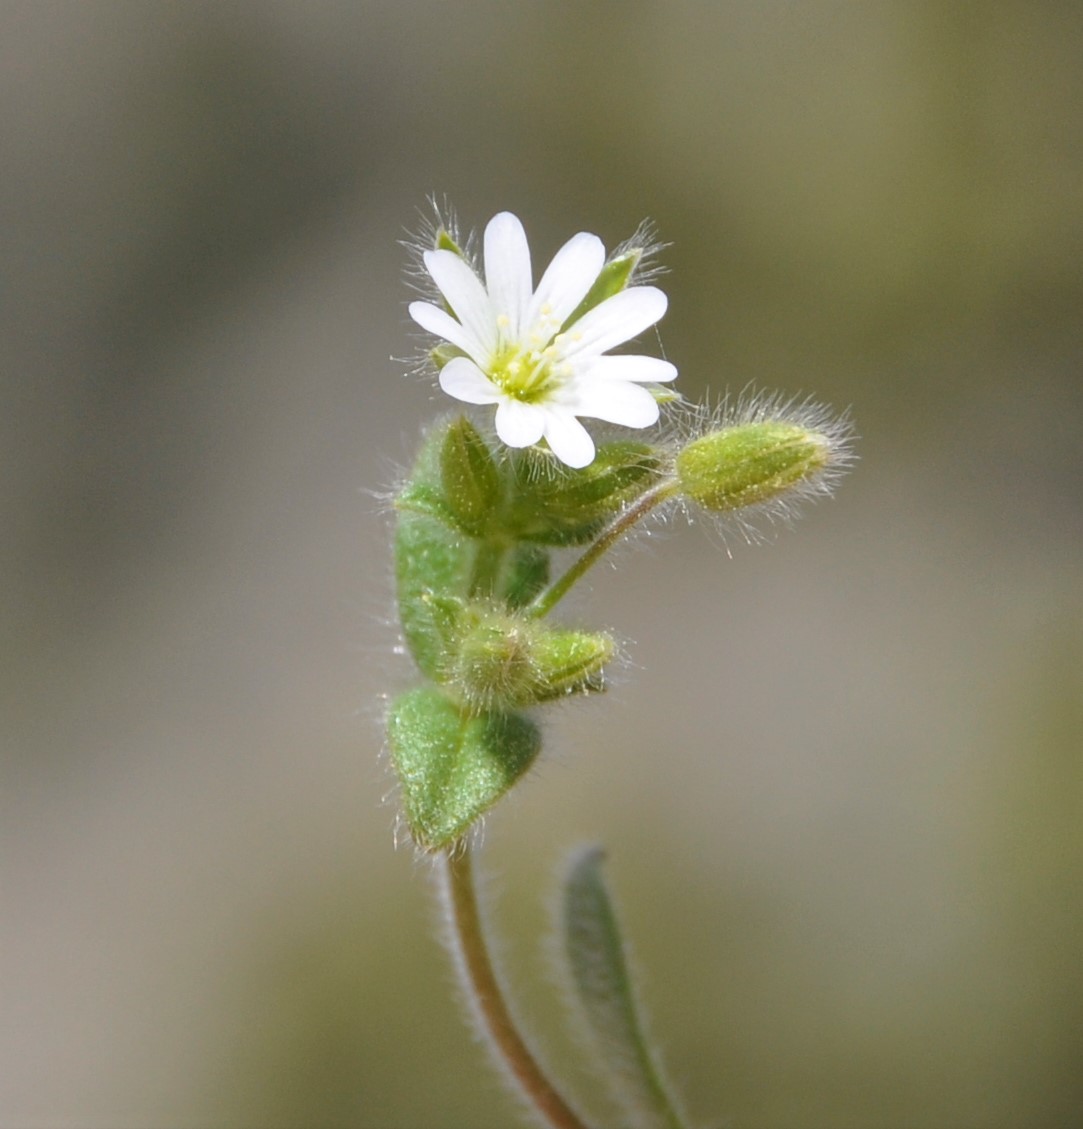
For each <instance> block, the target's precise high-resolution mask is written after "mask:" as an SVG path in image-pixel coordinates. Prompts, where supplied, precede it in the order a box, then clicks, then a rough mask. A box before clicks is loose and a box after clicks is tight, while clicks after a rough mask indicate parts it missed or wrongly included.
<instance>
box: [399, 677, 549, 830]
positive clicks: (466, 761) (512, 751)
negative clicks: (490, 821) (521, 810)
mask: <svg viewBox="0 0 1083 1129" xmlns="http://www.w3.org/2000/svg"><path fill="white" fill-rule="evenodd" d="M387 735H388V743H389V745H390V750H391V761H392V764H393V765H394V768H395V772H396V774H397V775H398V779H399V784H400V786H401V789H402V803H403V809H404V814H405V817H406V822H407V824H408V825H409V828H410V833H411V835H412V836H413V839H414V842H415V843H417V845H418V846H419V847H422V848H423V849H425V850H429V851H435V850H439V849H440V848H442V847H446V846H449V845H450V844H451V843H453V842H454V841H455V840H456V839H458V838H459V837H460V836H462V835H464V834H465V833H466V832H467V831H468V830H469V829H470V828H471V826H472V825H473V824H474V823H475V822H476V821H477V820H478V819H479V818H480V817H481V816H482V815H483V814H484V813H485V812H486V811H488V810H489V808H491V807H492V806H493V804H495V803H496V801H497V800H499V799H500V797H501V796H503V795H504V793H505V792H507V790H508V789H509V788H510V787H511V786H512V785H513V784H514V783H515V782H516V781H517V780H518V779H519V777H521V776H522V775H523V773H524V772H526V770H527V769H528V768H529V767H530V765H531V764H532V763H533V761H534V759H535V757H536V756H537V755H538V751H539V750H540V748H541V735H540V733H539V732H538V728H537V726H536V725H535V724H534V723H533V722H532V721H531V720H530V719H529V718H526V717H523V716H522V715H521V714H515V713H488V714H483V715H481V716H470V715H468V714H464V713H463V712H462V711H461V710H460V709H459V707H458V706H457V705H456V704H455V703H454V702H452V701H451V700H450V699H449V698H448V697H447V696H446V695H444V694H443V693H442V692H441V691H439V690H435V689H431V688H421V689H417V690H411V691H409V692H408V693H406V694H403V695H401V696H400V697H399V698H396V699H395V701H394V702H393V703H392V704H391V710H390V712H389V715H388V724H387Z"/></svg>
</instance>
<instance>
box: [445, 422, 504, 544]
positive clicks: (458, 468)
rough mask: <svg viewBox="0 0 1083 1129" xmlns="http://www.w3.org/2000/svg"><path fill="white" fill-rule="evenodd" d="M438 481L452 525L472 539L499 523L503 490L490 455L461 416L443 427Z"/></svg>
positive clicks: (483, 441) (481, 440)
mask: <svg viewBox="0 0 1083 1129" xmlns="http://www.w3.org/2000/svg"><path fill="white" fill-rule="evenodd" d="M440 477H441V483H442V486H443V496H444V499H445V501H446V503H447V506H448V509H449V510H450V512H451V513H452V515H453V517H454V520H455V522H456V524H457V525H458V526H459V528H460V529H461V530H462V531H463V532H464V533H469V534H470V535H471V536H472V537H484V536H485V535H486V534H487V533H488V532H489V530H490V529H491V528H492V526H493V525H494V524H495V523H496V522H497V521H498V519H499V513H500V501H501V495H502V493H503V490H502V488H501V480H500V472H499V470H498V469H497V466H496V463H495V462H494V461H493V456H492V453H491V452H490V450H489V448H488V446H487V444H486V443H485V440H484V439H482V437H481V436H480V435H479V434H478V430H477V428H476V427H474V425H473V424H472V423H471V422H470V421H469V420H468V419H467V418H466V417H465V416H459V417H458V418H457V419H455V420H453V421H452V422H451V423H450V424H449V425H448V427H447V431H446V433H445V435H444V442H443V446H442V447H441V448H440Z"/></svg>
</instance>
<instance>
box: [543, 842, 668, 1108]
mask: <svg viewBox="0 0 1083 1129" xmlns="http://www.w3.org/2000/svg"><path fill="white" fill-rule="evenodd" d="M603 857H604V855H603V852H602V851H601V850H600V849H599V848H597V847H592V848H588V849H587V850H584V851H582V852H580V853H579V854H578V855H576V856H575V857H574V858H573V860H572V864H571V866H570V868H569V870H568V875H567V877H566V879H565V882H564V889H563V896H562V911H563V954H564V958H565V960H566V962H567V966H568V972H569V975H570V981H571V985H572V988H573V991H574V995H575V1000H576V1002H577V1003H578V1005H579V1008H580V1010H581V1012H582V1017H583V1019H584V1020H585V1021H586V1024H587V1027H588V1028H589V1030H590V1033H591V1035H592V1037H593V1040H594V1042H595V1043H596V1045H597V1047H598V1050H599V1052H600V1054H601V1061H602V1066H603V1068H604V1070H603V1077H604V1079H605V1081H606V1082H607V1083H608V1085H609V1087H610V1091H611V1094H612V1097H613V1098H614V1100H615V1101H616V1102H617V1103H618V1104H619V1105H620V1107H621V1110H622V1112H623V1114H624V1116H625V1121H624V1123H623V1124H624V1125H625V1126H627V1129H684V1126H685V1124H686V1123H685V1121H684V1119H683V1118H682V1117H681V1115H680V1114H679V1113H678V1112H677V1107H676V1103H675V1102H674V1101H673V1100H672V1098H671V1097H670V1096H669V1094H668V1093H667V1090H666V1087H665V1085H664V1083H663V1081H662V1074H661V1069H660V1067H659V1064H658V1061H657V1056H656V1055H655V1054H654V1053H652V1050H651V1047H650V1045H649V1043H648V1041H647V1038H646V1035H645V1033H644V1031H643V1025H642V1021H641V1019H640V1015H639V1011H638V1008H637V1004H636V1000H635V993H634V990H633V985H632V982H631V978H630V976H629V972H628V965H627V959H626V955H625V949H624V944H623V942H622V940H621V936H620V929H619V927H618V925H617V919H616V916H615V914H614V913H613V906H612V903H611V901H610V898H609V893H608V891H607V890H606V886H605V882H604V880H603V878H602V860H603Z"/></svg>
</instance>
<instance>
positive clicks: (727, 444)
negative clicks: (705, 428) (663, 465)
mask: <svg viewBox="0 0 1083 1129" xmlns="http://www.w3.org/2000/svg"><path fill="white" fill-rule="evenodd" d="M833 453H834V444H833V442H832V439H831V437H830V436H829V435H828V434H826V433H825V432H821V431H816V430H812V429H811V428H809V427H805V426H803V425H802V424H800V423H795V422H790V421H788V420H759V421H755V422H750V423H738V424H734V425H732V426H730V427H724V428H721V429H720V430H717V431H711V432H708V434H706V435H704V436H702V437H701V438H699V439H694V440H693V441H692V442H691V443H689V444H688V445H687V446H686V447H685V448H684V449H683V450H682V451H681V452H680V453H679V454H678V455H677V459H676V473H677V480H678V484H679V489H680V491H681V493H682V494H684V495H685V496H686V497H687V498H689V499H691V500H692V501H694V502H697V503H699V505H701V506H703V507H704V508H706V509H708V510H716V511H722V510H736V509H740V508H742V507H744V506H754V505H757V504H760V503H763V502H770V501H772V500H773V499H775V498H779V497H781V496H783V495H784V494H786V493H787V492H788V491H791V490H793V489H795V488H801V487H807V486H809V485H814V484H815V483H816V481H817V479H818V478H819V477H820V476H821V475H822V473H823V471H825V470H826V469H827V468H828V467H829V466H830V465H831V463H832V461H833Z"/></svg>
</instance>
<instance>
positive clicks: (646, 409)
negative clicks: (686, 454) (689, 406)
mask: <svg viewBox="0 0 1083 1129" xmlns="http://www.w3.org/2000/svg"><path fill="white" fill-rule="evenodd" d="M567 403H568V406H569V407H570V408H571V410H572V411H573V412H575V414H576V415H577V416H590V417H592V418H593V419H604V420H605V421H606V422H607V423H619V424H620V425H621V426H622V427H650V426H651V424H653V423H657V422H658V402H657V401H656V400H655V398H654V397H653V396H652V395H651V394H650V393H649V392H648V391H647V389H646V388H640V386H639V385H638V384H627V383H625V382H623V381H620V380H607V381H604V382H598V383H593V384H592V383H588V382H583V383H582V384H579V385H577V386H576V387H575V390H574V393H573V394H572V395H571V396H569V399H568V401H567Z"/></svg>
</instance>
